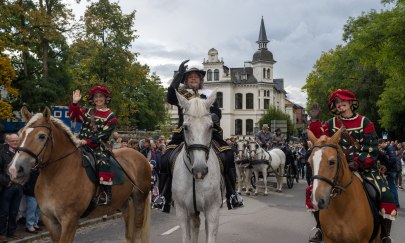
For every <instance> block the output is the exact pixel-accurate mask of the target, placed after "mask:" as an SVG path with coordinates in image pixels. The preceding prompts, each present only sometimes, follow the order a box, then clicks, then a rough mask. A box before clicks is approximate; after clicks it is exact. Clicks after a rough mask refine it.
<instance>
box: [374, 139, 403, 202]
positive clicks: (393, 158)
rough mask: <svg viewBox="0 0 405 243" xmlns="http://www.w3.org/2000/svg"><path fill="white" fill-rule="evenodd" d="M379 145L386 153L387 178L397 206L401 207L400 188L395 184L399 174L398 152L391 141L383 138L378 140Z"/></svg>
mask: <svg viewBox="0 0 405 243" xmlns="http://www.w3.org/2000/svg"><path fill="white" fill-rule="evenodd" d="M378 147H379V149H380V150H381V151H382V152H384V153H385V156H386V157H387V159H388V161H387V165H386V168H387V171H386V173H385V174H386V175H387V177H386V178H387V181H388V185H389V187H390V189H391V191H392V193H393V194H394V200H395V204H396V206H397V208H399V199H398V190H397V187H396V185H395V178H396V174H397V154H396V152H395V149H394V147H393V146H392V145H391V144H390V143H387V142H384V140H383V139H380V140H378Z"/></svg>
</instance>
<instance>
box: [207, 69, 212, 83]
mask: <svg viewBox="0 0 405 243" xmlns="http://www.w3.org/2000/svg"><path fill="white" fill-rule="evenodd" d="M207 81H212V71H211V69H209V70H208V71H207Z"/></svg>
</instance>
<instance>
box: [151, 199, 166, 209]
mask: <svg viewBox="0 0 405 243" xmlns="http://www.w3.org/2000/svg"><path fill="white" fill-rule="evenodd" d="M165 204H166V199H165V197H164V196H157V197H156V199H155V200H154V201H153V202H152V208H157V209H160V210H163V207H164V205H165Z"/></svg>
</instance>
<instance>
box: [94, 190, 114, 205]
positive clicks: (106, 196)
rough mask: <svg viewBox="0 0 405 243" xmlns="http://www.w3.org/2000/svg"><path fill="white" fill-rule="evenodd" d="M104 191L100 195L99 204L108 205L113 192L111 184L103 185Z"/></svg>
mask: <svg viewBox="0 0 405 243" xmlns="http://www.w3.org/2000/svg"><path fill="white" fill-rule="evenodd" d="M101 188H102V189H103V191H102V192H101V193H100V195H99V196H98V200H97V205H99V206H108V205H110V204H111V199H112V192H111V186H110V185H101Z"/></svg>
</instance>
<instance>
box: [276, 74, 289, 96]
mask: <svg viewBox="0 0 405 243" xmlns="http://www.w3.org/2000/svg"><path fill="white" fill-rule="evenodd" d="M273 82H274V83H275V84H276V85H275V88H276V90H277V91H279V92H283V93H285V94H287V92H286V91H285V90H284V79H283V78H275V79H273Z"/></svg>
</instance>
